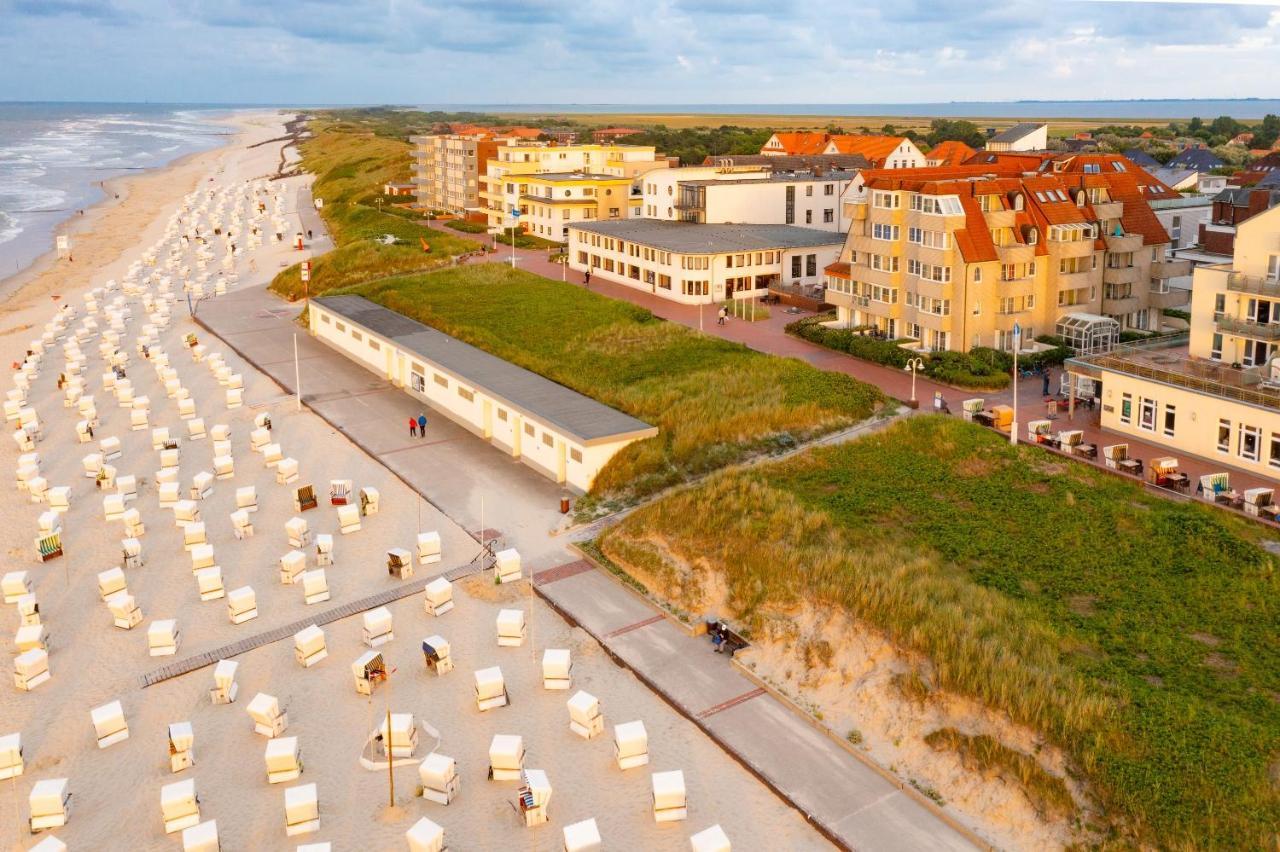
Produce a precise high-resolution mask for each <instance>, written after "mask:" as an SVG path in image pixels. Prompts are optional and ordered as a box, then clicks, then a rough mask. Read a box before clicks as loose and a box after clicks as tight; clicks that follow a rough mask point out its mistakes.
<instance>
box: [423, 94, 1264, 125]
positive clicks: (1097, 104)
mask: <svg viewBox="0 0 1280 852" xmlns="http://www.w3.org/2000/svg"><path fill="white" fill-rule="evenodd" d="M415 108H416V109H424V110H441V111H446V112H489V113H499V114H510V115H555V114H563V115H634V116H643V115H672V114H685V115H708V116H712V115H780V116H866V117H903V118H934V117H936V118H989V119H1021V118H1041V119H1064V120H1065V119H1104V120H1115V119H1132V120H1139V121H1146V122H1156V121H1168V120H1170V119H1184V120H1185V119H1188V118H1191V117H1192V116H1200V117H1201V118H1214V117H1217V116H1219V115H1229V116H1231V117H1232V118H1236V119H1240V120H1242V121H1245V120H1255V119H1261V118H1262V117H1263V116H1265V115H1267V114H1269V113H1271V114H1277V115H1280V99H1276V98H1216V99H1206V98H1163V99H1154V98H1148V99H1140V100H1089V101H1084V100H1075V101H1050V100H1020V101H947V102H938V103H878V104H875V103H865V104H730V103H725V104H588V103H582V104H550V103H545V104H528V103H525V104H522V103H505V104H504V103H490V104H461V103H459V104H421V105H416V106H415Z"/></svg>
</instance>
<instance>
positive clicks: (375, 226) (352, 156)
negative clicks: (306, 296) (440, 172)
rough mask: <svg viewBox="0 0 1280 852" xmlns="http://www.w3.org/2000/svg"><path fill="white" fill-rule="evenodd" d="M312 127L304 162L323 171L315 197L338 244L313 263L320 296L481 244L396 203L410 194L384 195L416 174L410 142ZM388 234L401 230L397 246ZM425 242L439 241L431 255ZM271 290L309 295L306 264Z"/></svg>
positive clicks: (346, 127) (327, 125) (341, 127)
mask: <svg viewBox="0 0 1280 852" xmlns="http://www.w3.org/2000/svg"><path fill="white" fill-rule="evenodd" d="M311 129H312V131H313V132H314V136H313V137H312V138H311V139H308V140H307V141H305V142H303V143H302V164H303V167H304V168H306V169H307V170H308V171H310V172H312V173H313V174H315V175H316V180H315V183H314V184H313V186H312V194H313V195H314V197H316V198H322V199H324V207H323V208H322V209H321V211H320V215H321V216H322V217H323V219H324V221H325V225H327V226H328V228H329V233H330V234H331V235H332V236H333V242H334V246H335V248H334V249H333V250H332V251H329V252H328V253H326V254H324V255H322V256H320V257H318V258H316V260H315V261H313V263H312V269H311V285H310V290H311V293H312V294H313V295H315V294H318V293H323V292H325V291H326V290H332V289H334V288H336V287H347V286H350V285H352V284H358V283H360V282H362V281H371V280H373V279H375V278H383V277H386V276H388V275H400V274H404V273H410V272H420V271H425V270H429V269H435V268H437V267H440V266H442V265H445V264H447V263H448V262H449V258H450V257H452V256H453V255H457V254H461V253H463V252H466V251H470V250H472V249H474V248H475V244H474V243H473V242H472V241H470V240H467V239H466V238H464V237H460V236H454V235H452V234H442V233H440V232H439V231H434V230H431V229H429V228H427V227H426V226H425V225H424V224H422V223H421V222H419V221H415V218H414V217H410V216H406V215H405V211H404V210H403V209H401V208H396V207H394V206H393V204H394V203H395V202H402V201H404V199H403V198H388V197H385V196H382V195H381V192H382V186H383V184H385V183H389V182H396V183H399V182H403V181H405V180H406V179H407V178H408V175H409V151H410V146H409V143H408V142H407V141H405V140H402V139H395V138H389V137H386V136H379V135H374V134H372V133H370V132H369V131H368V130H366V129H364V128H363V127H358V126H355V125H351V124H348V123H344V122H335V121H324V120H319V121H313V122H312V128H311ZM379 198H382V200H383V205H382V207H383V209H381V210H380V209H378V204H377V200H378V199H379ZM387 234H392V235H394V236H395V238H396V240H397V244H395V245H384V244H383V243H381V242H380V240H381V239H382V238H383V237H384V236H385V235H387ZM422 239H425V240H426V241H427V244H428V245H430V246H431V251H430V252H424V251H423V250H422V244H421V242H420V240H422ZM271 287H272V289H273V290H275V291H276V292H278V293H280V294H281V295H284V296H286V297H288V298H290V299H296V298H299V297H300V296H302V294H303V289H304V288H303V284H302V279H301V276H300V275H299V267H298V266H296V265H295V266H291V267H289V268H288V269H286V270H284V271H282V272H281V273H280V274H279V275H277V276H276V277H275V280H274V281H272V282H271Z"/></svg>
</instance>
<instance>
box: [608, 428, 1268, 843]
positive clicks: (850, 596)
mask: <svg viewBox="0 0 1280 852" xmlns="http://www.w3.org/2000/svg"><path fill="white" fill-rule="evenodd" d="M1264 538H1272V539H1274V538H1275V536H1274V535H1272V534H1271V532H1270V531H1269V530H1267V529H1265V528H1263V527H1261V526H1259V525H1257V524H1252V523H1249V522H1246V521H1244V520H1242V519H1238V518H1234V517H1231V516H1229V515H1227V514H1225V513H1223V512H1220V511H1216V510H1214V509H1212V508H1211V507H1208V506H1205V505H1201V504H1196V503H1175V502H1171V501H1167V500H1165V499H1162V498H1159V497H1157V496H1154V495H1149V494H1147V493H1145V492H1144V491H1143V490H1142V489H1141V487H1140V486H1139V485H1138V484H1136V483H1133V482H1129V481H1124V480H1120V479H1117V478H1115V477H1111V476H1107V475H1106V474H1104V473H1102V472H1100V471H1095V470H1092V469H1090V468H1087V467H1085V466H1081V465H1074V464H1068V463H1066V462H1063V461H1060V460H1056V459H1053V458H1051V457H1049V456H1046V455H1045V454H1044V453H1042V452H1040V451H1038V450H1036V449H1034V448H1030V447H1020V448H1012V447H1010V446H1008V444H1007V443H1006V442H1005V441H1004V440H1002V439H1001V438H1000V437H999V436H997V435H995V434H993V433H991V432H989V431H987V430H983V429H981V428H978V427H975V426H972V425H969V424H965V423H962V422H959V421H955V420H952V419H950V418H940V417H939V418H934V417H916V418H910V419H908V420H907V421H904V422H902V423H898V424H895V425H894V426H892V427H891V428H890V429H887V430H885V431H883V432H880V433H877V434H875V435H873V436H870V437H867V438H863V439H860V440H858V441H855V442H852V443H848V444H844V445H839V446H834V447H823V448H819V449H816V450H813V451H810V452H806V453H804V454H802V455H800V456H797V457H795V458H792V459H789V460H787V461H785V462H780V463H778V464H773V465H765V466H762V467H755V468H751V469H749V470H745V471H741V472H735V473H731V474H726V475H720V476H715V477H712V478H711V479H709V480H708V481H707V482H705V483H702V484H699V485H698V486H696V487H694V488H691V489H688V490H685V491H682V492H679V493H677V494H674V495H671V496H669V497H666V498H664V499H662V500H659V501H657V502H656V503H653V504H650V505H647V506H644V507H641V508H640V509H638V510H637V511H636V512H634V513H632V514H631V515H629V516H628V517H627V518H626V519H624V520H623V521H622V522H621V523H620V524H619V525H618V526H617V527H615V528H613V529H610V530H608V531H606V532H605V533H604V534H603V535H602V536H601V538H600V540H599V542H598V544H599V547H600V549H601V551H602V552H603V553H604V554H605V555H606V556H608V557H609V558H610V559H613V560H615V561H616V562H618V563H619V564H620V565H622V566H623V567H624V568H625V567H627V564H628V562H629V561H630V562H632V563H637V559H638V560H640V563H643V561H644V560H649V561H650V562H652V561H653V560H659V561H661V560H663V559H665V558H666V556H665V554H666V553H670V554H673V555H674V556H675V557H676V558H679V559H680V560H682V561H683V562H686V563H688V564H690V565H693V566H695V570H696V571H707V570H711V571H714V572H716V573H717V574H718V575H720V576H721V577H722V578H723V582H724V583H725V585H726V586H727V589H728V595H729V604H730V609H732V613H731V615H732V616H733V617H734V618H736V619H738V620H739V621H741V622H742V623H743V624H745V625H746V626H748V627H750V626H751V625H752V624H759V623H762V622H764V621H765V620H768V619H771V618H779V617H786V612H787V609H788V608H789V607H791V606H794V605H795V604H796V603H798V602H800V601H806V600H807V601H810V602H813V603H816V604H819V605H830V606H834V607H838V608H840V609H843V610H845V611H847V612H849V613H851V614H852V615H853V616H855V617H857V618H859V619H861V620H863V621H865V622H867V623H869V624H871V625H873V626H875V627H877V628H879V629H881V630H883V631H884V632H885V633H886V635H887V636H889V637H890V638H891V639H892V640H893V641H894V642H895V643H897V644H899V645H900V646H902V647H904V648H906V649H909V650H910V651H914V652H917V653H920V654H922V655H924V656H925V657H927V658H928V659H929V660H930V661H931V663H932V668H933V678H934V680H935V682H936V683H937V685H938V686H939V687H941V688H943V689H946V690H950V691H954V692H957V693H961V694H964V695H968V696H971V697H973V698H976V699H979V700H981V701H982V702H984V703H985V704H987V705H988V706H990V707H993V708H995V709H997V710H1000V711H1003V712H1005V713H1007V714H1008V715H1009V716H1011V717H1012V718H1013V719H1014V720H1016V721H1018V722H1020V723H1024V724H1027V725H1030V726H1031V727H1033V728H1035V729H1037V730H1039V731H1041V732H1042V733H1043V734H1044V735H1046V736H1047V737H1048V738H1049V739H1050V740H1051V741H1052V742H1054V743H1056V744H1058V745H1059V746H1061V747H1062V748H1063V749H1064V750H1065V751H1066V752H1067V754H1068V755H1069V756H1070V757H1071V758H1072V760H1073V762H1074V764H1075V767H1076V770H1077V771H1078V772H1079V773H1081V774H1082V776H1083V777H1084V778H1085V779H1086V780H1087V783H1088V785H1089V789H1090V791H1091V794H1092V796H1093V797H1094V798H1095V799H1096V801H1097V803H1098V805H1099V806H1100V810H1101V813H1102V814H1103V818H1104V819H1105V820H1106V821H1107V826H1106V828H1107V829H1108V830H1109V831H1110V832H1111V835H1110V836H1111V838H1112V839H1113V840H1115V841H1117V842H1119V843H1121V844H1122V845H1130V844H1137V843H1143V844H1150V845H1154V846H1157V847H1164V848H1233V849H1234V848H1242V849H1243V848H1248V849H1262V848H1268V849H1269V848H1272V847H1273V846H1274V843H1275V837H1276V832H1277V828H1278V827H1280V786H1278V781H1277V778H1278V777H1280V644H1278V643H1277V641H1276V637H1277V625H1278V624H1280V621H1278V615H1280V580H1278V579H1277V572H1276V566H1277V559H1276V557H1275V556H1273V555H1272V554H1271V553H1269V552H1268V551H1267V550H1265V549H1263V548H1262V547H1260V546H1259V545H1260V542H1261V540H1263V539H1264ZM637 553H639V554H640V555H639V556H637ZM699 560H703V561H699ZM636 570H637V575H638V576H645V575H655V574H660V571H659V572H655V570H654V569H653V567H652V565H645V564H638V563H637V569H636ZM693 583H695V584H697V583H698V580H697V578H696V576H695V578H694V580H693ZM650 591H652V592H654V593H657V594H659V595H660V596H661V595H663V594H666V593H668V590H667V589H663V588H653V589H651V590H650ZM679 591H681V590H679V589H677V593H678V592H679ZM684 603H685V604H686V605H687V604H688V603H689V602H688V601H685V602H684Z"/></svg>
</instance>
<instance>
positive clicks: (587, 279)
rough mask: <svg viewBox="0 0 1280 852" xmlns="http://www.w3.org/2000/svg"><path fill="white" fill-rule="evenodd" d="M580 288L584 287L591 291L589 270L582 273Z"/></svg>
mask: <svg viewBox="0 0 1280 852" xmlns="http://www.w3.org/2000/svg"><path fill="white" fill-rule="evenodd" d="M582 286H583V287H586V288H587V289H588V290H590V289H591V270H590V269H588V270H587V271H586V272H584V273H582Z"/></svg>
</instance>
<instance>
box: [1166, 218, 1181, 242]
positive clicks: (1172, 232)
mask: <svg viewBox="0 0 1280 852" xmlns="http://www.w3.org/2000/svg"><path fill="white" fill-rule="evenodd" d="M1169 236H1170V237H1172V238H1173V241H1174V242H1177V241H1178V239H1179V238H1180V237H1181V236H1182V217H1181V216H1174V217H1173V222H1172V224H1171V226H1170V228H1169Z"/></svg>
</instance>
